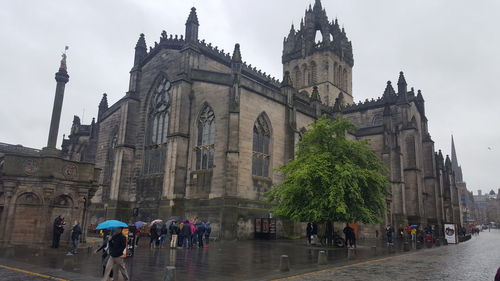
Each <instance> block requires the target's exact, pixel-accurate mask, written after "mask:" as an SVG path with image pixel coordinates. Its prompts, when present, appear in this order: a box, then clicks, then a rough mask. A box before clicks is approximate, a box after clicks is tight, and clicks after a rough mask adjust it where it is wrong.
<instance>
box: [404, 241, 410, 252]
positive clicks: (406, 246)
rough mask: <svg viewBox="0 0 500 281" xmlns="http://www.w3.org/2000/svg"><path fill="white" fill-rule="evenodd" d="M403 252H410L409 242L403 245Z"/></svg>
mask: <svg viewBox="0 0 500 281" xmlns="http://www.w3.org/2000/svg"><path fill="white" fill-rule="evenodd" d="M403 251H405V252H409V251H410V243H408V242H404V243H403Z"/></svg>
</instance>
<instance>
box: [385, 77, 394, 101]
mask: <svg viewBox="0 0 500 281" xmlns="http://www.w3.org/2000/svg"><path fill="white" fill-rule="evenodd" d="M395 96H396V92H395V91H394V88H393V87H392V83H391V81H387V86H385V90H384V95H383V96H382V97H383V98H384V99H387V100H389V99H390V98H392V97H395Z"/></svg>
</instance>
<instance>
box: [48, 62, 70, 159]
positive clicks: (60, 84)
mask: <svg viewBox="0 0 500 281" xmlns="http://www.w3.org/2000/svg"><path fill="white" fill-rule="evenodd" d="M55 79H56V81H57V86H56V95H55V97H54V106H53V108H52V118H51V119H50V129H49V139H48V141H47V148H48V149H49V150H55V149H56V144H57V134H58V133H59V123H60V120H61V111H62V104H63V99H64V88H65V86H66V83H68V81H69V75H68V71H67V69H66V54H63V55H62V60H61V66H60V67H59V71H58V72H57V73H56V77H55Z"/></svg>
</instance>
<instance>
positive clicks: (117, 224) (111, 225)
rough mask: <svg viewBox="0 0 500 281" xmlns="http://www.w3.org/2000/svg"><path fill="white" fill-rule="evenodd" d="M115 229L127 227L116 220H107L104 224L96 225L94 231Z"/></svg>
mask: <svg viewBox="0 0 500 281" xmlns="http://www.w3.org/2000/svg"><path fill="white" fill-rule="evenodd" d="M117 227H124V228H127V227H128V225H127V224H126V223H124V222H121V221H117V220H107V221H104V222H101V223H100V224H98V225H97V227H96V229H110V228H117Z"/></svg>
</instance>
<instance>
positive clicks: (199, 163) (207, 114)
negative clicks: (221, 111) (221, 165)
mask: <svg viewBox="0 0 500 281" xmlns="http://www.w3.org/2000/svg"><path fill="white" fill-rule="evenodd" d="M195 149H196V169H197V170H208V169H212V168H213V167H214V152H215V114H214V111H213V110H212V108H211V107H210V106H209V105H205V106H204V107H203V109H202V110H201V113H200V116H199V117H198V140H197V143H196V148H195Z"/></svg>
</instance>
